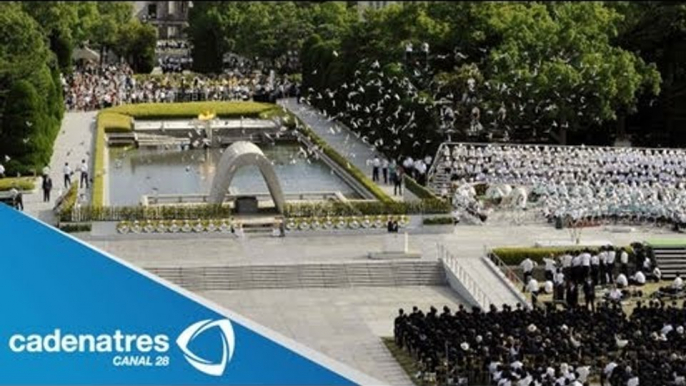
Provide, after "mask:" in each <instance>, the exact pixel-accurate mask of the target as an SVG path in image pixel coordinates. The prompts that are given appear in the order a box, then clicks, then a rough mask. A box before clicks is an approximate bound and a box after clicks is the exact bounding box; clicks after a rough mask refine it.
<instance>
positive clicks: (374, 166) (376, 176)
mask: <svg viewBox="0 0 686 386" xmlns="http://www.w3.org/2000/svg"><path fill="white" fill-rule="evenodd" d="M380 166H381V160H380V159H379V156H378V155H376V156H374V160H373V161H372V181H374V182H379V167H380Z"/></svg>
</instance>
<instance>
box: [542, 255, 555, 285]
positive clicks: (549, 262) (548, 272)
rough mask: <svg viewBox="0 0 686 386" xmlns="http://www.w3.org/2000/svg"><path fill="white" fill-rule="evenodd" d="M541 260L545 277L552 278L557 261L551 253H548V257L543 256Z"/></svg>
mask: <svg viewBox="0 0 686 386" xmlns="http://www.w3.org/2000/svg"><path fill="white" fill-rule="evenodd" d="M543 262H544V263H545V279H546V280H553V277H554V276H555V270H556V269H557V262H556V261H555V258H554V256H553V254H550V257H544V258H543Z"/></svg>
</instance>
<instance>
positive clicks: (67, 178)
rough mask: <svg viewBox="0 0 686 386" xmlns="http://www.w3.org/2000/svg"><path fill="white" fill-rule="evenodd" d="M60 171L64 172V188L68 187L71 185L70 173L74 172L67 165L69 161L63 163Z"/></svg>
mask: <svg viewBox="0 0 686 386" xmlns="http://www.w3.org/2000/svg"><path fill="white" fill-rule="evenodd" d="M62 173H63V174H64V188H65V189H69V188H70V187H71V175H72V174H73V173H74V172H73V171H72V170H71V168H70V167H69V162H65V163H64V168H63V169H62Z"/></svg>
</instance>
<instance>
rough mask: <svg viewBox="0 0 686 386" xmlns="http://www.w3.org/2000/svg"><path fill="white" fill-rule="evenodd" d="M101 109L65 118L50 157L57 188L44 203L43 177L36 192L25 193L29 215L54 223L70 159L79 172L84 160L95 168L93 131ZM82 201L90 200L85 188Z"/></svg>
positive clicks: (76, 179) (25, 202)
mask: <svg viewBox="0 0 686 386" xmlns="http://www.w3.org/2000/svg"><path fill="white" fill-rule="evenodd" d="M96 115H97V112H68V113H65V115H64V119H62V127H61V128H60V132H59V134H58V135H57V139H56V140H55V147H54V151H53V154H52V158H51V159H50V177H51V178H52V183H53V187H54V188H53V190H52V194H51V196H52V197H51V201H50V202H49V203H44V202H43V191H42V189H41V187H40V184H41V179H40V178H39V179H37V180H36V181H37V182H36V188H37V189H36V191H35V192H34V193H33V194H28V195H26V196H24V208H25V210H26V212H27V213H28V214H30V215H31V216H33V217H36V218H38V219H40V220H42V221H44V222H46V223H48V224H54V223H55V221H56V218H55V216H54V214H53V212H52V209H53V207H54V205H55V201H56V200H57V198H58V197H60V195H62V194H63V193H64V192H65V191H66V189H65V187H64V175H63V174H62V169H63V168H64V163H65V162H69V166H70V167H71V168H72V170H74V171H76V169H77V168H78V166H79V165H80V164H81V160H82V159H85V160H86V162H88V165H89V169H90V170H93V163H92V161H91V159H90V154H91V153H92V149H93V133H94V132H95V116H96ZM79 177H80V175H79V173H77V172H75V174H74V176H73V177H72V182H77V181H78V179H79ZM81 193H82V195H81V196H80V199H81V200H82V202H87V200H88V199H89V198H90V194H87V193H86V191H85V189H81Z"/></svg>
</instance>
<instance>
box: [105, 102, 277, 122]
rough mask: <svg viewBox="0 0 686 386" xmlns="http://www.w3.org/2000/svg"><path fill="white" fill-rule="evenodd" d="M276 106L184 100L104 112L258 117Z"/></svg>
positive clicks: (148, 116) (145, 116)
mask: <svg viewBox="0 0 686 386" xmlns="http://www.w3.org/2000/svg"><path fill="white" fill-rule="evenodd" d="M275 108H277V107H276V106H275V105H272V104H267V103H257V102H184V103H141V104H133V105H122V106H117V107H112V108H109V109H106V110H103V111H102V112H103V113H104V112H109V113H119V114H125V115H129V116H132V117H134V118H137V119H161V118H165V119H169V118H195V117H197V116H198V114H200V113H203V112H206V111H212V112H214V113H216V114H217V116H219V117H226V118H238V117H245V118H257V117H259V116H260V114H262V113H264V112H266V111H269V110H273V109H275Z"/></svg>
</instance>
